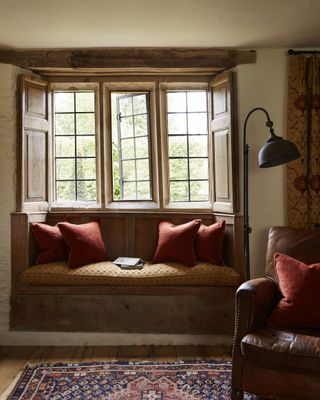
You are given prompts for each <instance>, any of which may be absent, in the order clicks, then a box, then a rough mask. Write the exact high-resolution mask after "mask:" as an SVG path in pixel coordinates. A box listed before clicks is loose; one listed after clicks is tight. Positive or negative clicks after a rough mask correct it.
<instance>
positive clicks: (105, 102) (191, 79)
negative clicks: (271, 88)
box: [21, 71, 238, 214]
mask: <svg viewBox="0 0 320 400" xmlns="http://www.w3.org/2000/svg"><path fill="white" fill-rule="evenodd" d="M25 79H28V78H27V77H26V78H25ZM48 84H49V90H48V95H47V96H48V99H50V98H52V97H53V96H52V91H53V90H59V91H61V90H62V91H63V90H68V89H69V90H71V91H74V90H75V89H79V90H81V89H82V90H92V89H93V90H94V91H95V107H96V109H95V112H96V146H97V148H96V154H97V157H96V160H97V177H96V178H97V202H96V204H92V203H91V202H90V203H85V202H79V201H75V202H69V203H67V202H61V203H57V202H53V201H52V194H53V191H54V177H53V176H52V174H50V170H51V169H52V170H54V168H53V166H54V157H51V155H52V156H53V144H54V138H53V127H52V129H51V130H50V132H51V133H50V132H49V134H48V138H49V140H48V171H49V172H48V176H47V179H48V201H47V203H46V204H47V208H48V209H51V210H53V211H54V210H57V211H61V210H66V211H68V210H71V211H72V210H73V211H85V210H86V209H91V210H97V211H102V212H103V211H109V212H113V211H115V212H116V211H124V212H125V211H129V212H130V211H141V212H148V211H150V212H151V211H157V212H160V213H161V212H176V211H181V212H186V213H190V212H197V211H198V212H204V213H212V212H222V213H227V214H229V213H235V212H237V210H238V208H237V207H238V206H237V197H238V190H237V185H238V181H237V179H236V173H237V170H236V169H235V168H236V164H237V162H236V159H237V154H235V153H236V152H237V147H236V142H237V130H236V125H237V124H236V118H235V113H236V108H235V107H234V102H235V95H234V94H235V86H234V85H235V73H233V72H231V71H227V72H224V73H222V74H218V75H216V76H214V77H212V75H208V74H206V75H199V74H197V75H183V74H181V75H179V74H178V73H177V74H172V75H167V74H157V73H155V74H153V73H150V74H143V75H142V74H141V73H137V74H131V75H129V76H127V75H126V76H125V78H124V74H118V75H117V74H106V75H103V76H95V75H89V76H87V77H86V76H82V75H81V76H80V75H79V76H78V77H74V76H73V77H70V76H60V77H58V76H52V77H48ZM220 88H221V90H222V92H221V93H224V94H225V96H227V97H226V98H225V100H224V101H225V103H226V105H227V110H226V113H224V115H225V116H226V117H227V119H226V121H229V122H226V123H227V124H229V129H228V131H226V133H227V137H226V143H227V147H228V148H227V149H226V148H223V149H222V150H223V152H226V155H227V159H228V162H227V164H228V165H227V171H226V173H225V174H224V175H223V179H224V177H225V176H226V175H227V174H228V177H227V181H228V188H229V189H228V195H227V196H225V195H224V192H223V190H225V189H224V187H223V190H221V183H220V186H219V184H217V182H215V181H214V179H215V175H214V174H215V171H214V170H215V169H217V171H218V170H219V169H220V168H221V165H219V164H217V162H216V160H215V159H214V147H215V141H216V139H215V134H216V132H215V130H216V128H215V126H216V125H214V124H213V123H215V122H217V124H218V125H219V124H220V115H218V114H217V113H216V110H214V106H215V101H214V93H216V91H217V90H218V89H219V90H220ZM21 89H22V91H23V90H24V87H23V85H22V86H21ZM166 89H168V90H185V91H188V90H206V91H207V98H208V101H207V102H208V110H207V111H208V123H209V130H208V168H209V173H208V180H209V201H208V202H193V201H191V202H189V201H188V202H171V203H170V201H169V191H168V184H169V182H168V180H167V178H168V171H167V169H168V168H169V165H168V164H167V163H168V147H167V146H168V143H167V141H168V137H167V125H166V118H167V114H166V111H165V110H166V101H165V100H166V99H165V90H166ZM126 90H127V91H128V92H134V91H149V97H150V105H149V108H150V125H151V126H150V134H151V136H150V143H151V149H150V150H151V152H150V155H151V162H152V170H151V173H152V175H151V179H152V191H153V200H151V201H150V200H147V201H145V200H127V201H126V200H121V201H113V199H112V194H113V188H112V160H111V154H112V153H111V150H112V136H111V114H110V113H111V95H110V94H111V91H120V92H125V91H126ZM23 96H24V95H23V93H22V94H21V98H22V99H23V98H24V97H23ZM230 99H231V101H230ZM52 104H53V103H52V101H49V103H48V107H49V115H50V118H49V121H50V122H52V118H53V115H52V114H53V113H52V112H51V110H50V108H52ZM230 104H231V105H232V108H233V107H234V110H233V111H232V110H231V114H230ZM23 111H24V110H23V107H22V118H24V114H23ZM228 113H229V114H228ZM228 115H229V117H228ZM212 118H214V120H211V119H212ZM215 118H217V121H216V120H215ZM210 120H211V123H210ZM22 128H23V125H22ZM22 132H23V131H22ZM228 143H229V144H228ZM230 144H231V145H230ZM50 146H51V147H52V148H50ZM160 146H161V147H160ZM109 155H110V156H109ZM22 174H23V172H22ZM224 186H225V185H224ZM221 193H222V196H221ZM230 196H231V197H230ZM34 204H35V203H34ZM35 206H36V204H35ZM29 207H31V203H30V202H24V203H23V204H22V209H28V208H29Z"/></svg>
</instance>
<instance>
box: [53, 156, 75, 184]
mask: <svg viewBox="0 0 320 400" xmlns="http://www.w3.org/2000/svg"><path fill="white" fill-rule="evenodd" d="M74 169H75V168H74V159H71V160H64V159H62V160H61V159H57V160H56V178H57V179H75V175H74Z"/></svg>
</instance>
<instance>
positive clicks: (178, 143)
mask: <svg viewBox="0 0 320 400" xmlns="http://www.w3.org/2000/svg"><path fill="white" fill-rule="evenodd" d="M167 110H168V113H167V123H168V126H167V128H168V129H167V133H168V155H169V186H170V193H169V195H170V200H171V201H204V200H208V123H207V92H206V91H205V90H194V91H192V90H190V91H188V90H182V91H180V92H179V91H177V92H167ZM181 111H184V112H181ZM177 181H178V182H177ZM179 181H181V182H179ZM193 181H196V183H197V185H196V184H193V183H192V182H193ZM198 181H199V182H198ZM201 181H203V182H204V183H201ZM191 183H192V185H191ZM196 188H198V189H199V191H200V193H199V195H197V194H196V192H195V191H196ZM191 189H192V190H193V192H192V193H191ZM196 196H198V197H197V198H196Z"/></svg>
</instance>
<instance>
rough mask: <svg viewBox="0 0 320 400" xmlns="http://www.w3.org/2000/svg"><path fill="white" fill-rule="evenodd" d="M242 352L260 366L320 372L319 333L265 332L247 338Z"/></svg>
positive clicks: (289, 330) (287, 330)
mask: <svg viewBox="0 0 320 400" xmlns="http://www.w3.org/2000/svg"><path fill="white" fill-rule="evenodd" d="M241 350H242V354H243V356H244V358H245V359H247V360H248V361H250V362H252V363H254V364H257V365H261V364H263V365H266V366H270V367H282V368H290V369H291V370H292V368H294V369H299V370H306V371H318V372H320V330H319V329H281V330H280V329H275V328H261V329H258V330H256V331H254V332H252V333H249V334H248V335H246V336H244V338H243V339H242V341H241Z"/></svg>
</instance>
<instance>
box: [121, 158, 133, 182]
mask: <svg viewBox="0 0 320 400" xmlns="http://www.w3.org/2000/svg"><path fill="white" fill-rule="evenodd" d="M122 168H123V171H122V173H123V179H124V180H125V181H134V180H135V179H136V166H135V161H123V163H122Z"/></svg>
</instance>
